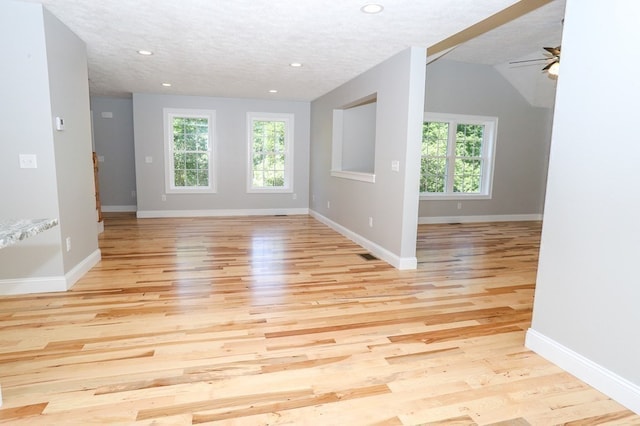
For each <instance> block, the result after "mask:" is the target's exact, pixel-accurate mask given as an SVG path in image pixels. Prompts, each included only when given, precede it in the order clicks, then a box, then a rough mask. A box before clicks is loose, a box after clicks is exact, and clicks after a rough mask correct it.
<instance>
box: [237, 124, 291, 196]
mask: <svg viewBox="0 0 640 426" xmlns="http://www.w3.org/2000/svg"><path fill="white" fill-rule="evenodd" d="M247 127H248V129H247V133H248V139H249V141H248V142H249V143H248V150H249V155H248V159H249V164H248V167H247V170H248V176H247V191H248V192H292V191H293V187H292V182H291V180H292V175H293V114H278V113H256V112H249V113H247Z"/></svg>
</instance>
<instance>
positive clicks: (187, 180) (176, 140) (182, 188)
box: [164, 109, 215, 193]
mask: <svg viewBox="0 0 640 426" xmlns="http://www.w3.org/2000/svg"><path fill="white" fill-rule="evenodd" d="M164 116H165V177H166V178H165V179H166V180H165V186H166V188H165V191H166V192H167V193H197V192H215V181H214V173H213V165H214V157H213V153H214V149H213V147H214V139H213V135H214V131H213V130H214V126H215V111H208V110H176V109H165V110H164Z"/></svg>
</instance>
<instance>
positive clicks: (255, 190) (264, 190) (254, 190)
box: [247, 188, 293, 194]
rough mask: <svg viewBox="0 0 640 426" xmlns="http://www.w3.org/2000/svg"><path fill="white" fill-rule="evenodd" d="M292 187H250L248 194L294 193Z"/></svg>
mask: <svg viewBox="0 0 640 426" xmlns="http://www.w3.org/2000/svg"><path fill="white" fill-rule="evenodd" d="M292 193H293V189H291V188H248V189H247V194H292Z"/></svg>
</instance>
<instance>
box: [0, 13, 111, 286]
mask: <svg viewBox="0 0 640 426" xmlns="http://www.w3.org/2000/svg"><path fill="white" fill-rule="evenodd" d="M0 51H2V55H3V60H2V62H1V65H0V85H1V86H0V92H1V93H2V96H1V97H0V120H1V121H0V125H2V128H3V134H2V143H1V145H0V153H1V155H0V181H2V182H3V184H2V185H0V199H2V204H1V209H0V216H1V217H8V218H58V219H59V221H60V225H59V226H57V227H55V228H53V229H51V230H48V231H45V232H44V233H42V234H40V235H37V236H34V237H32V238H29V239H27V240H25V241H22V242H20V243H18V244H16V245H13V246H10V247H8V248H5V249H3V250H0V294H11V293H28V292H37V291H61V290H66V289H67V287H69V286H71V285H73V283H75V281H76V280H77V279H78V278H79V277H80V276H81V275H82V273H83V272H84V271H86V270H87V269H88V268H90V266H92V265H93V264H94V263H95V262H97V261H98V260H99V258H100V254H99V251H98V248H97V226H96V220H95V200H94V198H93V168H92V160H91V135H90V123H89V119H88V118H89V108H88V100H89V88H88V81H87V70H86V53H85V50H84V44H83V43H82V42H81V41H80V40H79V39H78V38H77V37H76V36H75V35H74V34H73V33H72V32H71V31H70V30H69V29H68V28H66V27H65V26H64V25H63V24H62V23H61V22H60V21H58V20H57V19H56V18H55V17H54V16H53V15H51V14H49V13H48V12H47V11H46V10H44V9H43V8H42V6H41V5H39V4H33V3H22V2H13V1H6V2H2V3H1V4H0ZM55 116H61V117H64V118H65V120H66V122H67V128H66V130H65V131H64V132H56V131H54V130H53V125H54V119H55ZM19 154H35V155H36V156H37V164H38V167H37V168H36V169H21V168H20V167H19V162H18V156H19ZM67 236H68V237H71V239H72V249H71V250H70V251H68V252H67V251H66V250H65V249H63V247H65V241H64V240H65V239H66V237H67Z"/></svg>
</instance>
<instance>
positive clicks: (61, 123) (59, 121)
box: [56, 117, 64, 131]
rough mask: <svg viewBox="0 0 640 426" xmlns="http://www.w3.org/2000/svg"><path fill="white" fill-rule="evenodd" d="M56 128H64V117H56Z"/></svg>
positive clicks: (60, 129)
mask: <svg viewBox="0 0 640 426" xmlns="http://www.w3.org/2000/svg"><path fill="white" fill-rule="evenodd" d="M56 130H59V131H62V130H64V118H62V117H56Z"/></svg>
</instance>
